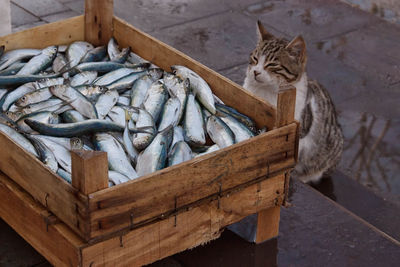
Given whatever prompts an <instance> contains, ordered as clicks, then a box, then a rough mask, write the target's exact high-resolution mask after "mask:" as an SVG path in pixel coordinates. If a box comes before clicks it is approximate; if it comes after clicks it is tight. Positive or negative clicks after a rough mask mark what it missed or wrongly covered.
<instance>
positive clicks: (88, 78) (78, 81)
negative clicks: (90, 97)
mask: <svg viewBox="0 0 400 267" xmlns="http://www.w3.org/2000/svg"><path fill="white" fill-rule="evenodd" d="M96 78H97V72H96V71H83V72H81V73H78V74H76V75H74V77H72V78H71V80H70V82H69V84H70V85H71V86H72V87H77V86H79V85H89V84H91V83H92V82H93V81H94V80H95V79H96Z"/></svg>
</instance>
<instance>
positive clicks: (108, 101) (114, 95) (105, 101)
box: [95, 90, 119, 119]
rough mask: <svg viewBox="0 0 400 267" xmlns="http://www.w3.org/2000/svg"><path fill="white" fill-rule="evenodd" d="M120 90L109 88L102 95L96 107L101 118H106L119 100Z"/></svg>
mask: <svg viewBox="0 0 400 267" xmlns="http://www.w3.org/2000/svg"><path fill="white" fill-rule="evenodd" d="M118 97H119V95H118V92H117V91H116V90H108V91H106V92H105V93H104V94H102V95H100V96H99V98H98V100H97V102H96V104H95V107H96V111H97V114H98V117H99V119H104V117H105V116H107V114H108V113H109V112H110V110H111V109H112V108H113V107H114V105H115V104H116V103H117V101H118Z"/></svg>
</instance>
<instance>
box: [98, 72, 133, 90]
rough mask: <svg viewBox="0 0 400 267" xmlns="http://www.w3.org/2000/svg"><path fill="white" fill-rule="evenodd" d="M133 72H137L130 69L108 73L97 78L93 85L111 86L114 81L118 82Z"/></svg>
mask: <svg viewBox="0 0 400 267" xmlns="http://www.w3.org/2000/svg"><path fill="white" fill-rule="evenodd" d="M133 72H138V71H136V70H135V69H131V68H120V69H117V70H114V71H110V72H108V73H107V74H105V75H103V76H101V77H99V78H97V79H96V80H95V81H94V83H93V84H94V85H103V86H107V85H110V84H112V83H113V82H115V81H118V80H119V79H121V78H123V77H126V76H128V75H129V74H131V73H133Z"/></svg>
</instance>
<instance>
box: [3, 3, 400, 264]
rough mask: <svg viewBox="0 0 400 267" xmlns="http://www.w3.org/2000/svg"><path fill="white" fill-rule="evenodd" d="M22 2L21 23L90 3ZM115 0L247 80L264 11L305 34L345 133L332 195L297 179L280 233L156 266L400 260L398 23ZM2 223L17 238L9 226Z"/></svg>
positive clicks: (227, 236)
mask: <svg viewBox="0 0 400 267" xmlns="http://www.w3.org/2000/svg"><path fill="white" fill-rule="evenodd" d="M12 2H13V4H12V12H13V13H12V14H13V19H15V20H14V21H13V29H14V30H20V29H24V28H29V27H32V26H34V25H38V24H43V23H45V22H50V21H54V20H58V19H64V18H66V17H70V16H74V15H77V14H80V13H82V12H83V0H72V1H70V0H59V1H56V0H46V1H44V0H40V1H34V2H33V1H28V0H12ZM50 2H54V3H53V4H49V3H50ZM114 3H115V4H114V5H115V13H116V14H117V15H118V16H119V17H121V18H123V19H125V20H127V21H128V22H130V23H131V24H132V25H134V26H136V27H138V28H140V29H142V30H144V31H146V32H148V33H150V34H151V35H153V36H155V37H156V38H159V39H160V40H162V41H164V42H166V43H168V44H170V45H172V46H174V47H175V48H177V49H179V50H181V51H183V52H184V53H186V54H188V55H189V56H191V57H193V58H194V59H196V60H198V61H200V62H201V63H203V64H205V65H207V66H209V67H211V68H212V69H214V70H217V71H218V72H220V73H221V74H223V75H225V76H226V77H228V78H230V79H232V80H233V81H235V82H237V83H239V84H241V83H242V81H243V79H244V77H245V70H246V66H247V59H248V54H249V53H250V51H251V50H252V49H253V48H254V46H255V42H256V34H255V24H256V20H257V19H259V20H261V21H262V22H263V24H264V25H265V27H266V28H267V29H268V30H269V31H270V32H271V33H273V34H275V35H277V36H280V37H285V38H287V39H290V38H293V37H294V36H296V35H298V34H301V35H303V37H304V38H305V40H306V43H307V52H308V66H307V68H308V75H309V77H310V78H312V79H316V80H318V81H319V82H320V83H322V84H323V85H324V86H325V87H326V88H327V89H328V91H329V92H330V94H331V96H332V98H333V100H334V103H335V105H336V108H337V111H338V115H339V121H340V123H341V125H342V128H343V132H344V135H345V151H344V154H343V158H342V161H341V163H340V165H339V167H338V172H336V173H335V174H333V176H332V177H330V178H327V179H325V180H323V182H322V183H321V184H319V185H314V188H316V189H318V190H319V191H321V192H323V193H324V194H325V196H327V197H328V198H326V197H325V196H323V195H321V194H320V193H319V192H317V191H315V190H314V189H313V188H311V187H310V186H308V185H302V184H299V183H297V182H295V183H294V187H293V188H294V193H293V195H292V202H293V207H291V208H289V209H283V210H282V212H281V224H280V227H281V231H280V236H279V238H278V239H277V240H274V241H270V242H267V243H265V244H263V245H261V246H255V245H251V244H247V243H245V242H243V241H241V240H240V239H239V238H237V237H236V236H234V235H233V234H231V233H230V232H226V233H224V234H223V236H222V238H221V239H218V240H216V241H214V242H212V243H210V244H209V245H207V246H205V247H201V248H197V249H194V250H192V251H189V252H184V253H181V254H179V255H177V256H174V257H173V258H169V259H168V260H166V261H163V262H161V263H157V264H158V265H157V264H156V265H157V266H204V265H206V266H213V265H215V266H216V265H217V264H219V266H228V265H229V266H267V265H269V264H266V263H271V265H273V264H278V265H280V266H287V265H289V266H291V265H301V266H310V265H323V264H324V265H335V266H337V265H339V266H342V265H346V266H376V265H380V266H383V265H395V263H396V262H398V261H399V260H400V247H399V243H398V242H399V241H400V227H399V226H400V208H399V206H400V175H399V171H400V145H399V142H398V140H400V139H399V137H400V105H399V104H398V103H399V100H400V53H399V47H400V46H399V43H400V26H399V25H396V24H390V23H388V22H386V21H384V20H381V19H380V18H378V17H377V16H374V15H373V14H371V13H368V12H364V11H361V10H359V9H356V8H353V7H351V6H349V5H347V4H345V3H343V2H341V1H339V0H286V1H283V0H281V1H278V0H276V1H263V2H259V1H256V0H254V1H252V0H250V1H240V0H230V1H229V0H223V1H212V0H192V1H187V0H164V1H161V0H148V1H140V0H133V1H130V0H114ZM41 5H42V6H41ZM46 6H49V7H51V8H47V9H46V8H45V7H46ZM331 200H334V201H336V202H337V203H333V202H332V201H331ZM338 204H339V205H338ZM0 229H1V232H2V233H3V229H7V230H4V231H9V232H10V235H8V238H15V239H16V240H17V239H18V238H17V237H16V236H15V234H14V233H12V230H10V229H9V228H7V227H6V226H4V225H0ZM310 237H312V238H310ZM1 238H3V235H2V237H1ZM396 239H397V243H396V242H395V241H394V240H396ZM6 240H7V241H4V242H11V243H13V242H12V241H10V239H6ZM11 240H12V239H11ZM0 241H3V240H0ZM228 244H230V245H228ZM24 246H25V245H21V247H22V248H21V250H23V247H24ZM9 253H10V252H9V250H4V249H3V248H0V265H2V264H4V261H3V260H4V259H6V260H11V263H10V262H9V263H10V264H6V265H5V266H21V265H23V266H30V265H33V263H32V261H27V262H26V265H24V264H22V263H21V261H20V260H21V258H20V257H18V255H16V254H13V253H11V255H10V254H9ZM21 253H22V254H20V255H33V254H34V253H33V254H29V253H28V254H23V253H25V252H21ZM13 255H15V256H13ZM35 257H36V256H26V258H29V259H32V258H35ZM39 259H40V260H41V261H40V260H39ZM42 261H43V259H42V258H40V257H39V258H38V261H37V263H40V262H42ZM28 262H29V263H28ZM200 263H203V264H200ZM225 263H231V264H228V265H225ZM240 263H243V264H240ZM245 263H249V264H245ZM250 263H251V264H250ZM384 263H387V264H384ZM168 264H169V265H168ZM174 264H175V265H174ZM235 264H236V265H235Z"/></svg>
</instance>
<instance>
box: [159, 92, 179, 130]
mask: <svg viewBox="0 0 400 267" xmlns="http://www.w3.org/2000/svg"><path fill="white" fill-rule="evenodd" d="M181 109H182V107H181V101H180V100H179V99H178V98H177V97H171V98H170V99H168V100H167V102H166V103H165V105H164V107H163V111H162V112H161V116H160V123H159V126H158V131H160V132H161V131H163V130H164V129H166V128H167V127H168V126H170V125H172V126H176V125H178V122H179V115H180V114H181Z"/></svg>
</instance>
